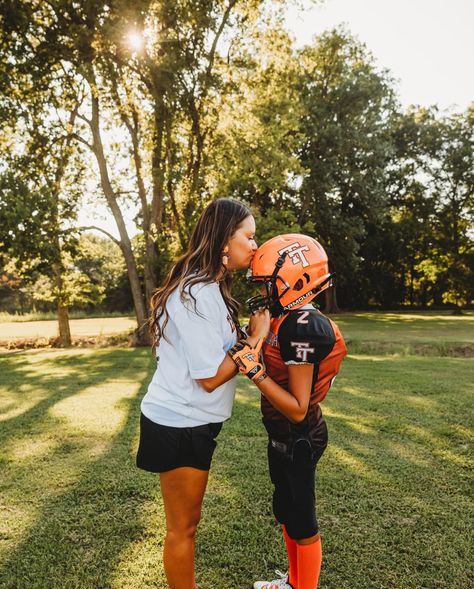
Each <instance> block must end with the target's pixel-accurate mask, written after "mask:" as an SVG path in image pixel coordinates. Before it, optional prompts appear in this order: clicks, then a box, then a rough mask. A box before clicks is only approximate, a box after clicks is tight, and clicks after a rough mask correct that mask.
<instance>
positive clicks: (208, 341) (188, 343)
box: [172, 286, 226, 379]
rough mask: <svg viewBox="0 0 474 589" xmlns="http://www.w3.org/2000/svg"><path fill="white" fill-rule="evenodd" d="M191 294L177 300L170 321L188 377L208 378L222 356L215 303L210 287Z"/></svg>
mask: <svg viewBox="0 0 474 589" xmlns="http://www.w3.org/2000/svg"><path fill="white" fill-rule="evenodd" d="M196 291H197V292H193V294H194V296H195V298H196V308H194V301H193V300H192V298H191V297H189V296H188V297H186V298H185V300H184V301H181V300H180V301H179V303H178V304H177V305H176V309H175V312H174V314H173V318H172V319H173V321H174V323H175V325H176V327H177V329H178V332H179V334H180V336H181V341H182V344H183V348H184V354H185V358H183V362H187V365H188V368H189V373H190V375H191V378H195V379H196V378H212V377H213V376H215V375H216V373H217V369H218V368H219V365H220V364H221V363H222V361H223V360H224V358H225V355H226V351H225V349H224V346H225V343H224V341H223V335H222V329H221V327H220V325H221V317H220V313H221V311H220V308H219V304H218V302H217V301H216V299H215V296H214V295H213V293H212V291H211V289H210V288H208V287H207V286H204V287H202V288H200V289H199V290H197V289H196Z"/></svg>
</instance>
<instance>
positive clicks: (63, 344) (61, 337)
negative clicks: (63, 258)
mask: <svg viewBox="0 0 474 589" xmlns="http://www.w3.org/2000/svg"><path fill="white" fill-rule="evenodd" d="M61 271H62V268H61V264H59V263H56V264H53V272H54V282H55V284H56V290H57V292H58V296H57V315H58V340H57V345H58V346H59V347H60V348H69V347H70V346H71V344H72V340H71V330H70V328H69V312H68V307H67V305H65V304H64V302H63V277H62V274H61Z"/></svg>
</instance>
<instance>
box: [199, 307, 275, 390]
mask: <svg viewBox="0 0 474 589" xmlns="http://www.w3.org/2000/svg"><path fill="white" fill-rule="evenodd" d="M269 329H270V314H269V312H268V310H264V311H257V312H255V313H254V314H253V315H252V317H251V320H250V330H251V331H250V333H251V335H249V336H248V337H247V341H248V342H249V344H250V345H251V346H253V347H255V346H256V345H257V343H258V342H259V340H260V339H262V338H265V337H266V336H267V333H268V330H269ZM238 372H239V370H238V368H237V366H236V365H235V363H234V361H233V360H232V358H230V357H229V356H228V355H227V354H226V356H225V358H224V360H222V362H221V363H220V364H219V367H218V369H217V372H216V374H215V375H214V376H212V377H210V378H199V379H197V381H198V382H199V384H200V385H201V386H202V388H203V389H204V390H205V391H206V392H208V393H212V392H213V391H214V390H215V389H216V388H217V387H219V386H220V385H221V384H224V383H225V382H227V381H228V380H230V379H231V378H233V377H234V376H235V375H236V374H238Z"/></svg>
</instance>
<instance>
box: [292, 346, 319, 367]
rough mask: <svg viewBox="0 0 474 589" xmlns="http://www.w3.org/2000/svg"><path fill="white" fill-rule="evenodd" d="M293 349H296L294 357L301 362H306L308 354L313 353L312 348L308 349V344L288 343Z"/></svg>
mask: <svg viewBox="0 0 474 589" xmlns="http://www.w3.org/2000/svg"><path fill="white" fill-rule="evenodd" d="M290 343H291V345H292V347H293V348H296V357H297V358H298V359H299V360H303V362H307V361H308V354H310V353H311V352H314V348H310V347H309V343H308V342H290Z"/></svg>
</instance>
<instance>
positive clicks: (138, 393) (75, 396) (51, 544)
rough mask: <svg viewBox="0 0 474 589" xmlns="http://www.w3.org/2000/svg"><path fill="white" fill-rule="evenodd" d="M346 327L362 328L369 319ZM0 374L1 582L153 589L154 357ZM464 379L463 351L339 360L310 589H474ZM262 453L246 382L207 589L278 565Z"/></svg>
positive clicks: (214, 520) (209, 519) (209, 549)
mask: <svg viewBox="0 0 474 589" xmlns="http://www.w3.org/2000/svg"><path fill="white" fill-rule="evenodd" d="M341 319H343V317H342V316H341V317H340V320H339V323H340V324H342V323H343V321H342V320H341ZM347 319H348V321H354V323H353V327H354V330H355V331H357V333H359V334H364V329H365V327H366V325H367V323H364V322H366V321H369V320H368V319H366V318H365V317H363V318H362V321H361V323H360V324H359V328H357V324H356V321H357V320H356V319H352V318H350V317H347ZM443 320H444V319H443ZM429 325H430V330H431V327H432V326H433V325H434V323H433V322H432V323H430V324H429ZM451 328H452V329H454V330H456V331H457V329H458V327H457V325H456V326H454V327H452V325H451V324H450V326H449V329H451ZM374 329H375V328H374ZM345 331H347V330H345ZM397 334H398V336H397ZM393 335H394V337H401V338H404V339H406V332H405V331H404V330H403V329H401V330H398V329H394V334H393ZM419 335H420V336H423V334H422V333H421V332H420V334H419ZM435 335H436V334H435ZM425 337H426V339H425V341H429V340H430V337H431V334H430V335H428V334H427V335H426V336H425ZM466 337H467V338H468V336H466ZM455 341H460V340H455ZM0 364H1V385H0V420H1V421H2V423H1V426H0V447H1V449H2V450H1V458H0V468H1V471H2V472H1V476H0V501H1V505H0V509H1V517H0V587H2V588H5V589H23V588H25V589H26V588H28V589H30V588H41V589H56V588H57V589H69V588H71V589H72V588H77V589H89V588H90V589H93V588H94V589H102V588H103V589H106V588H107V589H108V588H110V589H118V588H120V589H125V588H127V589H139V588H140V589H144V588H148V587H149V588H151V587H154V588H163V589H164V587H165V586H166V585H165V581H164V576H163V568H162V563H161V549H162V540H163V532H164V516H163V508H162V503H161V498H160V493H159V483H158V479H157V477H156V476H154V475H151V474H148V473H145V472H141V471H139V470H137V469H136V468H135V466H134V454H135V451H136V445H137V436H138V416H139V403H140V399H141V397H142V396H143V394H144V393H145V390H146V386H147V384H148V381H149V378H150V375H151V373H152V371H153V368H154V362H153V359H152V358H151V356H150V354H149V352H148V350H143V349H101V350H96V349H73V350H33V351H28V352H10V353H8V354H7V353H5V354H3V355H0ZM472 376H473V361H472V359H469V358H439V357H419V356H401V355H384V356H381V355H368V354H365V355H362V354H354V353H351V354H350V355H349V357H348V358H347V360H346V361H345V363H344V366H343V371H342V373H341V375H340V376H339V377H338V379H337V381H336V383H335V386H334V389H333V390H332V391H331V393H330V394H329V395H328V398H327V399H326V400H325V402H324V404H323V411H324V413H325V415H326V419H327V423H328V428H329V432H330V445H329V447H328V450H327V452H326V454H325V455H324V457H323V458H322V460H321V462H320V466H319V467H318V500H319V520H320V526H321V532H322V536H323V550H324V564H323V571H322V574H321V581H320V586H319V587H320V589H369V588H370V589H458V588H462V589H467V588H468V587H471V586H473V582H474V569H473V561H472V522H473V519H474V513H473V512H474V509H473V500H472V466H473V460H472V440H473V430H472V425H473V424H472V415H473V412H474V407H473V404H474V403H473V386H472V381H473V378H472ZM265 448H266V442H265V435H264V431H263V428H262V426H261V424H260V420H259V411H258V397H257V394H256V392H255V389H254V388H253V387H252V386H250V384H249V383H248V382H247V381H244V380H240V381H239V387H238V394H237V398H236V404H235V409H234V415H233V418H232V419H231V420H230V421H229V422H228V423H226V425H225V426H224V428H223V431H222V433H221V434H220V436H219V445H218V448H217V450H216V454H215V460H214V464H213V469H212V471H211V477H210V483H209V488H208V493H207V495H206V498H205V505H204V510H203V519H202V522H201V526H200V530H199V539H198V552H197V569H198V584H199V588H200V589H231V588H232V589H236V588H238V589H245V587H251V582H252V581H253V580H255V579H257V578H265V577H271V578H273V575H272V573H273V570H274V569H275V568H280V569H284V568H285V566H286V562H285V553H284V547H283V543H282V541H281V538H280V534H279V531H278V527H277V525H276V524H275V522H274V521H273V518H272V515H271V505H270V492H271V487H270V483H269V480H268V476H267V470H266V462H265Z"/></svg>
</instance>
